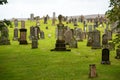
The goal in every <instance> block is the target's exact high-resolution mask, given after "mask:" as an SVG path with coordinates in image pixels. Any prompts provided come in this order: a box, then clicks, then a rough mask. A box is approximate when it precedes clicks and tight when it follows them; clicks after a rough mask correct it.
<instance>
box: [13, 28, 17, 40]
mask: <svg viewBox="0 0 120 80" xmlns="http://www.w3.org/2000/svg"><path fill="white" fill-rule="evenodd" d="M13 40H18V28H17V27H16V28H14V38H13Z"/></svg>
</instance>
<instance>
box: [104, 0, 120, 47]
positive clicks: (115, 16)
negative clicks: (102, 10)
mask: <svg viewBox="0 0 120 80" xmlns="http://www.w3.org/2000/svg"><path fill="white" fill-rule="evenodd" d="M109 7H110V8H111V10H108V11H107V12H106V15H107V18H108V19H109V22H110V23H115V22H117V27H116V28H120V0H110V6H109ZM113 42H114V43H115V44H117V45H118V46H117V47H118V48H120V34H119V33H118V34H117V35H116V38H115V39H114V40H113Z"/></svg>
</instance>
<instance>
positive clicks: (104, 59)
mask: <svg viewBox="0 0 120 80" xmlns="http://www.w3.org/2000/svg"><path fill="white" fill-rule="evenodd" d="M109 54H110V53H109V49H107V48H104V49H103V50H102V61H101V64H110V61H109Z"/></svg>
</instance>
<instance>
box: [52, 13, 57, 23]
mask: <svg viewBox="0 0 120 80" xmlns="http://www.w3.org/2000/svg"><path fill="white" fill-rule="evenodd" d="M55 20H56V18H55V12H53V18H52V25H55Z"/></svg>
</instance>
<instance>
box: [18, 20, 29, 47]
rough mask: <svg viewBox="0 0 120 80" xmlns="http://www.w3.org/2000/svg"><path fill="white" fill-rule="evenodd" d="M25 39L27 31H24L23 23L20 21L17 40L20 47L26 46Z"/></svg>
mask: <svg viewBox="0 0 120 80" xmlns="http://www.w3.org/2000/svg"><path fill="white" fill-rule="evenodd" d="M26 37H27V29H25V21H21V29H20V38H19V44H20V45H24V44H28V43H27V40H26Z"/></svg>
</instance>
